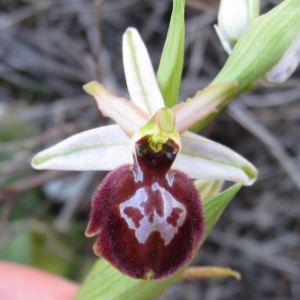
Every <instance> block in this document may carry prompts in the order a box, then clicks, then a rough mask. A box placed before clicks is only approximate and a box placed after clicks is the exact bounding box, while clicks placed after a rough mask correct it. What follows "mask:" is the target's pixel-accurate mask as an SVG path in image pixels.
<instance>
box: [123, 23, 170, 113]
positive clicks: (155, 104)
mask: <svg viewBox="0 0 300 300" xmlns="http://www.w3.org/2000/svg"><path fill="white" fill-rule="evenodd" d="M123 63H124V71H125V77H126V82H127V87H128V91H129V94H130V98H131V100H132V101H133V103H134V104H136V105H138V106H139V107H140V108H142V109H143V110H144V111H146V112H147V113H148V114H149V116H153V115H154V113H155V112H156V111H158V110H159V109H160V108H162V107H164V106H165V104H164V100H163V97H162V95H161V92H160V90H159V87H158V84H157V81H156V78H155V74H154V71H153V67H152V64H151V61H150V58H149V55H148V51H147V49H146V47H145V45H144V42H143V41H142V39H141V37H140V35H139V33H138V31H137V30H136V29H135V28H128V29H127V30H126V31H125V33H124V35H123Z"/></svg>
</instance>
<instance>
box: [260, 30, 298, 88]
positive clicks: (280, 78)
mask: <svg viewBox="0 0 300 300" xmlns="http://www.w3.org/2000/svg"><path fill="white" fill-rule="evenodd" d="M299 62H300V32H299V33H298V35H297V36H296V38H295V40H294V41H293V43H292V44H291V46H290V47H289V48H288V50H287V51H286V52H285V54H284V55H283V56H282V58H281V59H280V60H279V62H278V63H277V64H276V65H275V66H274V67H273V68H272V69H271V70H270V71H268V72H267V73H266V74H265V75H264V79H265V80H266V81H268V82H269V83H272V84H280V83H283V82H285V81H286V80H287V79H288V78H289V77H290V76H291V75H292V73H293V72H294V71H295V69H296V68H297V67H298V65H299Z"/></svg>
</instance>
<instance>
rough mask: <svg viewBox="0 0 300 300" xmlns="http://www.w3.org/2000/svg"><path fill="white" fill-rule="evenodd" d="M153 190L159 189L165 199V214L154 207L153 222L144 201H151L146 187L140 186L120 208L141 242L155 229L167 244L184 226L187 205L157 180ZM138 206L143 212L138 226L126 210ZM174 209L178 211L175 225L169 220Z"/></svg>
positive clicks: (144, 241)
mask: <svg viewBox="0 0 300 300" xmlns="http://www.w3.org/2000/svg"><path fill="white" fill-rule="evenodd" d="M151 188H152V191H157V190H158V191H159V192H160V193H161V196H162V197H161V199H162V201H163V216H159V215H158V214H157V212H156V210H155V209H154V218H153V222H150V221H149V215H147V214H146V212H145V208H144V207H145V205H143V203H144V202H147V201H149V200H148V195H147V193H146V189H145V188H140V189H138V190H137V191H136V193H135V194H134V195H133V196H132V197H131V198H130V199H129V200H127V201H125V202H123V203H121V204H120V206H119V209H120V213H121V216H122V218H124V219H125V221H126V223H127V224H128V227H129V228H130V229H133V230H134V231H135V236H136V238H137V240H138V241H139V243H141V244H145V243H146V241H147V239H148V237H149V236H150V234H151V233H152V232H154V231H158V232H159V233H160V235H161V237H162V239H163V240H164V242H165V246H166V245H168V244H169V243H170V242H171V240H172V239H173V237H174V235H175V234H176V233H177V231H178V229H179V227H181V226H182V224H183V222H184V220H185V217H186V209H185V206H184V205H183V204H182V203H180V202H178V201H177V200H176V199H175V198H174V197H173V196H172V195H171V194H170V193H169V192H168V191H167V190H166V189H164V188H163V187H161V186H160V185H159V184H158V183H157V182H155V183H154V184H152V186H151ZM127 207H128V208H129V207H131V208H136V209H138V210H139V211H140V212H141V214H142V216H143V217H142V219H141V220H140V222H139V226H136V225H135V223H134V221H133V218H131V217H130V216H129V215H127V214H126V213H125V212H124V210H125V209H126V208H127ZM173 209H176V211H177V220H175V222H176V223H175V224H176V225H175V226H174V225H173V224H170V222H168V220H167V219H168V218H172V216H173V214H172V212H173Z"/></svg>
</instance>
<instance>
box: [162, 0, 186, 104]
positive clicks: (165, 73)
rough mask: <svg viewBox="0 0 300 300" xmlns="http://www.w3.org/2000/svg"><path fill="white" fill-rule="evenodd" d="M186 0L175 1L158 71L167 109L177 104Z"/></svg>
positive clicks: (182, 55)
mask: <svg viewBox="0 0 300 300" xmlns="http://www.w3.org/2000/svg"><path fill="white" fill-rule="evenodd" d="M184 5H185V1H184V0H173V11H172V16H171V21H170V26H169V30H168V33H167V38H166V42H165V45H164V49H163V52H162V56H161V59H160V63H159V68H158V71H157V75H156V78H157V82H158V85H159V87H160V90H161V93H162V95H163V98H164V100H165V105H166V106H167V107H172V106H174V105H175V104H176V103H177V99H178V94H179V89H180V82H181V75H182V67H183V58H184V34H185V33H184V31H185V28H184Z"/></svg>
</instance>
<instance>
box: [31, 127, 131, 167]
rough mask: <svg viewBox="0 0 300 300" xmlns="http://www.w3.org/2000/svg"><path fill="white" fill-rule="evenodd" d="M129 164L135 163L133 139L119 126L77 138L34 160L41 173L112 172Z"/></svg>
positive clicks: (51, 149)
mask: <svg viewBox="0 0 300 300" xmlns="http://www.w3.org/2000/svg"><path fill="white" fill-rule="evenodd" d="M127 163H133V159H132V155H131V152H130V139H129V138H128V137H127V136H126V134H125V133H124V132H123V131H122V129H121V128H120V127H119V126H118V125H109V126H103V127H99V128H95V129H91V130H87V131H84V132H81V133H78V134H75V135H73V136H71V137H69V138H67V139H65V140H63V141H62V142H60V143H58V144H56V145H54V146H52V147H50V148H48V149H46V150H43V151H41V152H39V153H38V154H36V155H35V156H34V157H33V159H32V167H33V168H35V169H38V170H42V169H55V170H74V171H91V170H112V169H115V168H117V167H118V166H120V165H123V164H127Z"/></svg>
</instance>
